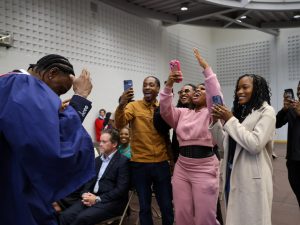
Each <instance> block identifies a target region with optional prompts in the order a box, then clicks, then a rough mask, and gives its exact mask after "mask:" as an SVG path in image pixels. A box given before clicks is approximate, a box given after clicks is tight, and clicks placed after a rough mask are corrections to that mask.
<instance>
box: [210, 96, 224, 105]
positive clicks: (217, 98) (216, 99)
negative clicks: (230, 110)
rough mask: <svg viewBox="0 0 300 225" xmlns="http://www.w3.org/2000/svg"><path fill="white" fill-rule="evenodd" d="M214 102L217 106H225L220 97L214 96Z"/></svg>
mask: <svg viewBox="0 0 300 225" xmlns="http://www.w3.org/2000/svg"><path fill="white" fill-rule="evenodd" d="M212 101H213V103H214V104H215V105H223V101H222V97H221V96H220V95H215V96H212Z"/></svg>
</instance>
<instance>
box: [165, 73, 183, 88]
mask: <svg viewBox="0 0 300 225" xmlns="http://www.w3.org/2000/svg"><path fill="white" fill-rule="evenodd" d="M182 79H183V77H182V72H181V71H170V74H169V77H168V80H167V83H166V86H167V87H170V88H172V87H173V84H174V82H177V83H178V81H179V80H182Z"/></svg>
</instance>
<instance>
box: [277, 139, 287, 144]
mask: <svg viewBox="0 0 300 225" xmlns="http://www.w3.org/2000/svg"><path fill="white" fill-rule="evenodd" d="M274 143H276V144H287V140H274Z"/></svg>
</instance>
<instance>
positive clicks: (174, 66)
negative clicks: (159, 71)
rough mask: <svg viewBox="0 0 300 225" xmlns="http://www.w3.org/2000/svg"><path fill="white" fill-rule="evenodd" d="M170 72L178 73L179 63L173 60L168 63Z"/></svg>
mask: <svg viewBox="0 0 300 225" xmlns="http://www.w3.org/2000/svg"><path fill="white" fill-rule="evenodd" d="M169 65H170V69H171V71H179V70H181V69H180V62H179V60H178V59H173V60H171V61H170V62H169Z"/></svg>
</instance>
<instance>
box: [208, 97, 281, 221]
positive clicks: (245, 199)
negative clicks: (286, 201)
mask: <svg viewBox="0 0 300 225" xmlns="http://www.w3.org/2000/svg"><path fill="white" fill-rule="evenodd" d="M275 121H276V116H275V111H274V109H273V107H271V106H270V105H269V104H267V103H266V102H264V103H263V105H262V107H261V108H260V109H258V110H254V111H252V113H251V114H249V115H248V116H247V117H246V118H245V120H244V121H243V122H242V123H240V122H239V121H238V119H236V118H235V117H232V118H230V119H229V120H228V121H227V122H226V123H225V125H224V126H222V124H221V123H220V121H218V122H217V123H215V124H213V125H211V127H210V130H211V133H212V135H213V138H214V140H215V141H216V142H217V144H218V146H219V147H221V148H222V147H223V148H224V162H223V181H224V184H223V190H224V187H225V181H226V164H227V156H228V147H229V146H228V145H229V135H230V136H231V137H232V138H233V139H234V140H235V141H236V143H237V144H236V149H235V155H234V159H233V167H232V173H231V177H230V185H231V188H230V195H229V199H228V205H227V209H226V211H227V212H226V225H271V224H272V222H271V210H272V199H273V183H272V172H273V168H272V161H271V154H272V148H273V137H274V134H275Z"/></svg>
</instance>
